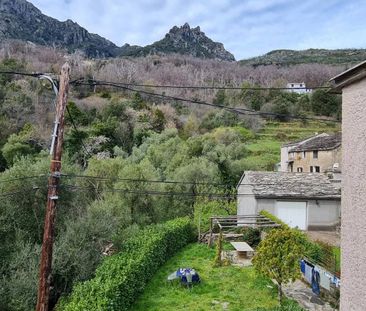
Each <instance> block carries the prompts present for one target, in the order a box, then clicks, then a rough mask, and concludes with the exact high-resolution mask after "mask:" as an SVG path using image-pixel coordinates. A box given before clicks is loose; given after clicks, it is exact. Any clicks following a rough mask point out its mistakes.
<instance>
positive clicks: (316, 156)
mask: <svg viewBox="0 0 366 311" xmlns="http://www.w3.org/2000/svg"><path fill="white" fill-rule="evenodd" d="M317 158H318V150H314V151H313V159H317Z"/></svg>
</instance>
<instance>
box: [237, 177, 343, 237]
mask: <svg viewBox="0 0 366 311" xmlns="http://www.w3.org/2000/svg"><path fill="white" fill-rule="evenodd" d="M237 194H238V209H237V214H238V215H240V216H242V215H255V214H258V213H259V212H260V211H261V210H266V211H268V212H270V213H271V214H273V215H275V216H277V217H278V218H280V219H281V220H282V221H284V222H286V223H287V224H288V225H290V226H291V227H298V228H299V229H302V230H332V229H334V228H335V226H337V225H338V223H339V221H340V206H341V189H340V183H339V182H337V181H332V180H331V179H329V178H328V176H327V175H325V174H321V173H291V172H255V171H247V172H244V174H243V176H242V178H241V179H240V182H239V184H238V186H237Z"/></svg>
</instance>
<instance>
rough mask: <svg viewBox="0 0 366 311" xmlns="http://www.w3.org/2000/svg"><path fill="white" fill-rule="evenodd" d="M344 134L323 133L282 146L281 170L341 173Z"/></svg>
mask: <svg viewBox="0 0 366 311" xmlns="http://www.w3.org/2000/svg"><path fill="white" fill-rule="evenodd" d="M341 144H342V136H341V134H340V133H336V134H326V133H321V134H318V135H315V136H312V137H309V138H307V139H304V140H302V141H297V142H293V143H289V144H285V145H283V146H282V147H281V163H280V167H279V171H281V172H298V173H302V172H304V173H324V172H328V171H333V172H338V173H340V172H341V170H342V165H341V160H342V145H341Z"/></svg>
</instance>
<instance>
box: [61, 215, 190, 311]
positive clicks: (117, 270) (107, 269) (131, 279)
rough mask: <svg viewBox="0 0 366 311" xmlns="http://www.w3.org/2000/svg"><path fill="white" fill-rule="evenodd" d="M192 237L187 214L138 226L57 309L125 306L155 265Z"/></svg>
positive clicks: (144, 284) (135, 294)
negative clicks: (137, 233) (136, 234)
mask: <svg viewBox="0 0 366 311" xmlns="http://www.w3.org/2000/svg"><path fill="white" fill-rule="evenodd" d="M194 238H195V237H194V234H193V228H192V225H191V221H190V220H189V218H177V219H175V220H172V221H168V222H166V223H164V224H161V225H153V226H149V227H147V228H146V229H143V230H141V232H140V233H139V235H138V236H136V237H134V238H131V239H130V240H128V241H127V242H126V243H125V244H124V245H123V246H122V249H121V252H120V253H118V254H116V255H113V256H111V257H109V258H107V259H106V260H105V261H104V262H103V263H102V265H101V266H100V267H99V268H98V269H97V270H96V275H95V277H94V278H93V279H91V280H89V281H86V282H83V283H80V284H78V285H76V286H75V287H74V289H73V292H72V293H71V296H70V297H69V298H66V299H63V300H62V301H61V302H60V304H59V306H58V308H57V310H63V311H77V310H88V311H93V310H103V311H105V310H128V309H129V308H130V307H131V305H132V304H133V303H134V301H135V300H136V298H137V297H138V296H139V295H140V294H141V293H142V292H143V290H144V288H145V286H146V284H147V282H148V281H149V280H150V278H151V277H152V275H153V274H154V273H155V272H156V271H157V269H158V268H159V267H160V266H161V265H162V264H163V263H164V262H165V261H166V260H167V259H168V258H169V257H170V256H172V255H173V254H174V253H176V252H177V251H178V250H179V249H180V248H182V247H183V246H185V245H186V244H188V243H189V242H191V241H193V240H194Z"/></svg>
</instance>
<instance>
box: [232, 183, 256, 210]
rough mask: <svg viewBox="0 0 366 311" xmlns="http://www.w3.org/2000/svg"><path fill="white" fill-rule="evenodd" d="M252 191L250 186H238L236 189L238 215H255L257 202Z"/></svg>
mask: <svg viewBox="0 0 366 311" xmlns="http://www.w3.org/2000/svg"><path fill="white" fill-rule="evenodd" d="M244 179H245V177H244ZM252 189H253V186H250V185H248V186H244V185H240V186H239V187H238V205H237V214H238V215H255V214H256V213H257V200H256V199H255V197H254V194H253V191H252Z"/></svg>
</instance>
